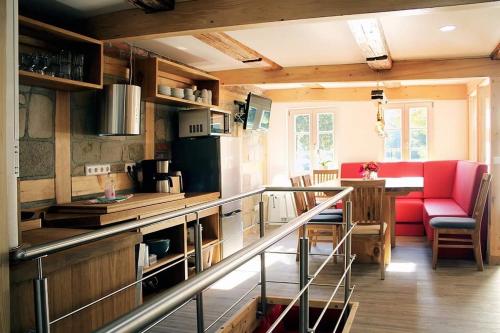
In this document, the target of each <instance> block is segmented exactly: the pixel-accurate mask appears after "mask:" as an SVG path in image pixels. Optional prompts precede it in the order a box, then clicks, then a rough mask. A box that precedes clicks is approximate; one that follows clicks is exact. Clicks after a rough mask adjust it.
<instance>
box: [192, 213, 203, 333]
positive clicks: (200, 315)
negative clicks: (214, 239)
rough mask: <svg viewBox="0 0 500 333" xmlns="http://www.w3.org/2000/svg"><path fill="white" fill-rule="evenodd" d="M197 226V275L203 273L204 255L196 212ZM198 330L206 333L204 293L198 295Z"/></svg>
mask: <svg viewBox="0 0 500 333" xmlns="http://www.w3.org/2000/svg"><path fill="white" fill-rule="evenodd" d="M195 214H196V224H195V225H194V263H195V269H196V274H199V273H201V272H202V271H203V263H202V258H203V253H202V240H203V236H202V229H201V224H200V214H199V212H196V213H195ZM196 328H197V331H198V333H203V332H204V331H205V323H204V316H203V292H199V293H198V294H196Z"/></svg>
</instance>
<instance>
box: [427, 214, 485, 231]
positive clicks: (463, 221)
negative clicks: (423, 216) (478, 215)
mask: <svg viewBox="0 0 500 333" xmlns="http://www.w3.org/2000/svg"><path fill="white" fill-rule="evenodd" d="M430 224H431V226H432V227H433V228H449V229H474V228H475V226H476V220H475V219H473V218H471V217H450V216H442V217H434V218H432V219H431V220H430Z"/></svg>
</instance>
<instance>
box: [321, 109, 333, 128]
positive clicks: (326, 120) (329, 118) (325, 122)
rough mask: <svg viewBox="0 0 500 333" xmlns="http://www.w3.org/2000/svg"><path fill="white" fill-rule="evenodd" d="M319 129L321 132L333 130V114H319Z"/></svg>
mask: <svg viewBox="0 0 500 333" xmlns="http://www.w3.org/2000/svg"><path fill="white" fill-rule="evenodd" d="M318 130H319V131H320V132H323V131H333V114H331V113H320V114H319V115H318Z"/></svg>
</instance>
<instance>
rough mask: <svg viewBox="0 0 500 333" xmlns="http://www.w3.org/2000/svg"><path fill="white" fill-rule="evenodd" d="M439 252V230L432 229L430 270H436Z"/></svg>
mask: <svg viewBox="0 0 500 333" xmlns="http://www.w3.org/2000/svg"><path fill="white" fill-rule="evenodd" d="M438 251H439V230H438V229H437V228H435V229H434V240H433V241H432V269H436V267H437V260H438Z"/></svg>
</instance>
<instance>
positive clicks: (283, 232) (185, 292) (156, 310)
mask: <svg viewBox="0 0 500 333" xmlns="http://www.w3.org/2000/svg"><path fill="white" fill-rule="evenodd" d="M294 190H304V191H315V192H317V191H318V188H314V189H313V190H311V189H300V188H290V187H289V188H269V191H294ZM320 190H321V189H320ZM325 190H328V191H332V190H340V193H338V194H336V195H334V196H333V197H330V198H329V199H327V200H325V201H324V202H323V203H321V204H319V205H318V206H316V207H314V208H313V209H311V210H309V211H307V212H305V213H304V214H302V215H300V216H298V217H296V218H295V219H293V220H291V221H290V222H289V223H287V224H285V225H283V226H282V227H280V228H279V229H277V230H274V231H272V232H271V233H270V234H269V235H267V236H264V237H263V238H261V239H259V240H258V241H256V242H255V243H252V244H250V245H249V246H247V247H245V248H244V249H242V250H240V251H238V252H236V253H234V254H232V255H231V256H229V257H227V258H225V259H224V260H222V261H221V262H219V263H218V264H217V265H215V266H212V267H210V268H209V269H207V270H205V271H203V272H201V273H200V274H197V275H195V276H194V277H193V278H191V279H189V280H186V281H183V282H181V283H179V284H177V285H176V286H174V287H173V288H171V289H169V290H167V291H165V292H163V293H161V294H159V295H157V296H156V297H155V298H153V299H152V300H150V301H148V302H147V303H144V304H142V305H140V306H139V307H137V308H136V309H134V310H132V311H130V312H129V313H127V314H125V315H123V316H122V317H120V318H118V319H116V320H114V321H113V322H111V323H109V324H107V325H106V326H104V327H102V328H100V329H99V330H97V331H96V332H99V333H117V332H123V333H125V332H137V331H140V330H141V329H144V328H145V327H147V326H148V325H149V324H151V323H153V322H155V321H156V320H157V319H158V318H160V317H162V316H163V315H164V314H166V313H168V312H170V311H172V310H173V309H175V308H176V307H178V306H179V305H180V304H182V303H183V302H185V301H186V299H189V298H191V297H193V296H195V295H198V294H199V293H200V292H202V291H203V290H204V289H206V288H207V287H209V286H210V285H212V284H213V283H215V282H216V281H218V280H219V279H221V278H222V277H224V276H226V275H227V274H229V273H231V272H232V271H233V270H235V269H236V268H238V267H240V266H241V265H243V264H245V263H246V262H247V261H249V260H250V259H252V258H253V257H255V256H257V255H259V254H261V253H262V252H264V251H265V250H266V249H267V248H269V247H270V246H272V245H274V244H275V243H277V242H278V241H280V240H282V239H283V238H285V237H286V236H288V235H290V234H291V233H293V232H295V231H296V230H297V229H299V228H300V227H302V226H304V225H306V224H307V223H308V221H309V220H310V219H311V218H313V217H314V216H315V215H317V214H319V213H320V212H321V211H323V210H325V209H327V208H329V207H330V206H332V205H333V204H334V203H336V202H337V201H339V200H341V199H342V198H344V197H345V196H346V195H348V194H349V193H350V192H351V191H352V188H351V187H348V188H336V189H332V188H326V189H325Z"/></svg>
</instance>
